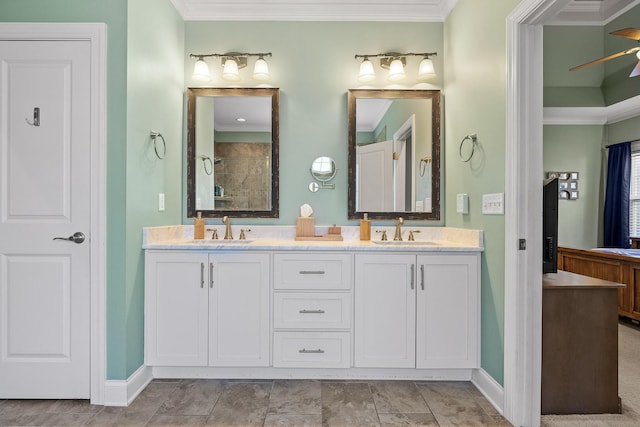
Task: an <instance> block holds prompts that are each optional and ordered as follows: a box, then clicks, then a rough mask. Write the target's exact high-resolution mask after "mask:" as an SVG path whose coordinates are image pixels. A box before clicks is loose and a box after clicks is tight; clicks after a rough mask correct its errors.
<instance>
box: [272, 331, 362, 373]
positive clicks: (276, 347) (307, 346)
mask: <svg viewBox="0 0 640 427" xmlns="http://www.w3.org/2000/svg"><path fill="white" fill-rule="evenodd" d="M350 343H351V334H350V333H349V332H274V333H273V366H274V367H276V368H348V367H349V366H350V364H351V363H350V360H351V345H350Z"/></svg>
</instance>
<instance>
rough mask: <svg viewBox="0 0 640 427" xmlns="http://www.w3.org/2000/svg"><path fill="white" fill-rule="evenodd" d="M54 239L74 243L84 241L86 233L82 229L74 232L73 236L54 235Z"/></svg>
mask: <svg viewBox="0 0 640 427" xmlns="http://www.w3.org/2000/svg"><path fill="white" fill-rule="evenodd" d="M53 240H68V241H70V242H74V243H82V242H84V233H83V232H81V231H76V232H75V233H73V236H69V237H54V238H53Z"/></svg>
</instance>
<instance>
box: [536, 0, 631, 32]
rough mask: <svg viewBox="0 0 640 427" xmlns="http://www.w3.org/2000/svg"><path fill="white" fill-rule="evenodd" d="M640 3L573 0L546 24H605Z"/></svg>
mask: <svg viewBox="0 0 640 427" xmlns="http://www.w3.org/2000/svg"><path fill="white" fill-rule="evenodd" d="M638 4H640V0H633V1H629V0H571V2H569V3H568V4H567V5H566V6H565V7H564V8H563V9H562V11H560V12H559V13H558V14H557V15H556V16H555V17H554V18H552V19H551V20H550V21H549V22H547V23H545V25H593V26H603V25H606V24H608V23H609V22H611V21H613V20H614V19H616V18H617V17H618V16H620V15H622V14H623V13H625V12H627V11H628V10H630V9H632V8H633V7H634V6H636V5H638Z"/></svg>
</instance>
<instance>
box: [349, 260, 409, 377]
mask: <svg viewBox="0 0 640 427" xmlns="http://www.w3.org/2000/svg"><path fill="white" fill-rule="evenodd" d="M415 262H416V257H415V256H414V255H395V254H394V255H388V254H385V255H356V257H355V270H356V271H355V297H354V300H355V308H354V311H355V325H354V331H355V340H354V343H355V348H354V356H355V357H354V366H356V367H368V368H415V361H416V357H415V333H416V317H415V316H416V290H415V288H416V282H415V277H416V275H415Z"/></svg>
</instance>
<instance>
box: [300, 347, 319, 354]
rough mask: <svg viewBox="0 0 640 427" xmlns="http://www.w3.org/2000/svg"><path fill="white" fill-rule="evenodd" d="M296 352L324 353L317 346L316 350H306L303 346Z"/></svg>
mask: <svg viewBox="0 0 640 427" xmlns="http://www.w3.org/2000/svg"><path fill="white" fill-rule="evenodd" d="M298 353H318V354H322V353H324V350H322V349H321V348H319V349H317V350H307V349H306V348H303V349H302V350H298Z"/></svg>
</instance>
